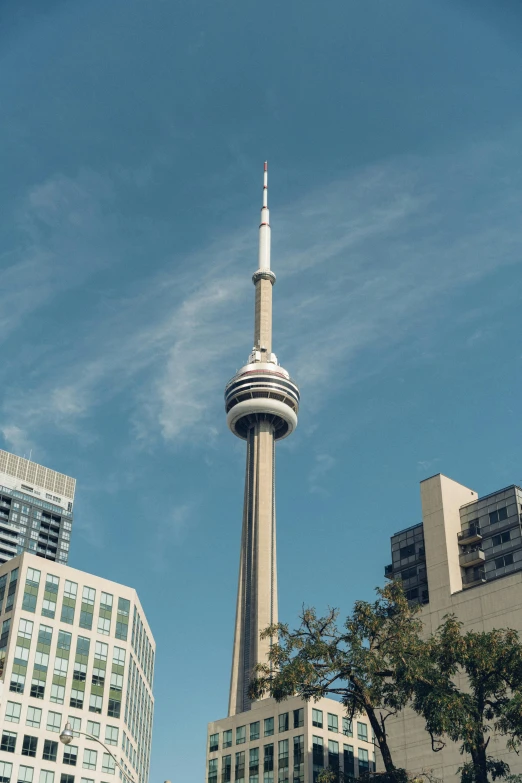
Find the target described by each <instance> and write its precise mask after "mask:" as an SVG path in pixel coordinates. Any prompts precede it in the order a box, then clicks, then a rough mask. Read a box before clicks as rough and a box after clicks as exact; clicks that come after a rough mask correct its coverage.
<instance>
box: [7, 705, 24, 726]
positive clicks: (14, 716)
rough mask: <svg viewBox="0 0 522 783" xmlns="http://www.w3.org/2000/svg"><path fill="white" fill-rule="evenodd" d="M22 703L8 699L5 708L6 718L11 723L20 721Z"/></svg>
mask: <svg viewBox="0 0 522 783" xmlns="http://www.w3.org/2000/svg"><path fill="white" fill-rule="evenodd" d="M21 708H22V705H21V704H18V702H16V701H8V702H7V705H6V708H5V719H6V721H8V722H9V723H20V710H21Z"/></svg>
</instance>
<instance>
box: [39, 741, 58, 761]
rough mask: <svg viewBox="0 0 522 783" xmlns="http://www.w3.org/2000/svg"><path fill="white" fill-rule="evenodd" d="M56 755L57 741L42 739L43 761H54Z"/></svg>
mask: <svg viewBox="0 0 522 783" xmlns="http://www.w3.org/2000/svg"><path fill="white" fill-rule="evenodd" d="M57 755H58V743H57V742H53V740H44V749H43V755H42V758H43V760H44V761H56V756H57Z"/></svg>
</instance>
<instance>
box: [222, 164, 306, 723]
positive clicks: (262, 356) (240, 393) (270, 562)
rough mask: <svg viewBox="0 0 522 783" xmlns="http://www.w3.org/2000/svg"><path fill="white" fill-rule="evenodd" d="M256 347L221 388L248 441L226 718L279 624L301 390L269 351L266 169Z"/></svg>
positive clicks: (245, 703) (243, 703)
mask: <svg viewBox="0 0 522 783" xmlns="http://www.w3.org/2000/svg"><path fill="white" fill-rule="evenodd" d="M252 280H253V282H254V285H255V288H256V298H255V325H254V347H253V349H252V353H251V354H250V356H249V359H248V364H246V365H245V366H244V367H242V368H241V369H240V370H239V372H238V373H236V375H234V377H233V378H232V380H231V381H229V383H228V384H227V387H226V389H225V408H226V412H227V424H228V426H229V427H230V429H231V430H232V432H233V433H234V435H237V437H238V438H242V439H243V440H246V442H247V454H246V479H245V501H244V505H243V530H242V535H241V556H240V564H239V585H238V591H237V607H236V630H235V636H234V653H233V659H232V676H231V681H230V700H229V707H228V714H229V715H235V714H236V713H238V712H244V711H245V710H248V709H250V700H249V698H248V686H249V683H250V676H251V672H252V669H253V667H254V666H255V665H256V664H257V663H260V662H263V661H266V656H267V653H268V649H269V646H270V641H269V640H268V639H265V640H261V639H260V638H259V635H260V633H261V631H263V630H264V629H265V628H266V627H267V626H268V625H271V624H272V623H276V622H277V572H276V529H275V443H276V441H277V440H281V439H282V438H286V437H287V436H288V435H290V433H291V432H292V431H293V430H294V429H295V427H296V425H297V410H298V406H299V389H298V388H297V385H296V384H295V383H294V381H292V380H291V378H290V376H289V374H288V372H287V371H286V370H284V369H283V368H282V367H281V366H280V365H279V364H278V361H277V357H276V355H275V354H274V353H272V286H273V285H274V283H275V275H274V273H273V272H272V270H271V269H270V218H269V212H268V191H267V164H266V163H265V172H264V182H263V206H262V208H261V223H260V226H259V267H258V269H257V271H256V272H254V275H253V278H252Z"/></svg>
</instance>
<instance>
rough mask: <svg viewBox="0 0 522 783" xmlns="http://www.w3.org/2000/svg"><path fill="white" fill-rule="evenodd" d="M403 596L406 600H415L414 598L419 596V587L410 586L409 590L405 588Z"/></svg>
mask: <svg viewBox="0 0 522 783" xmlns="http://www.w3.org/2000/svg"><path fill="white" fill-rule="evenodd" d="M405 596H406V598H407V599H408V601H415V599H417V598H418V597H419V588H418V587H412V589H411V590H406V592H405Z"/></svg>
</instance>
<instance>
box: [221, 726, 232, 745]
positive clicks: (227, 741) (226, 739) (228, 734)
mask: <svg viewBox="0 0 522 783" xmlns="http://www.w3.org/2000/svg"><path fill="white" fill-rule="evenodd" d="M223 747H224V748H231V747H232V729H228V731H224V732H223Z"/></svg>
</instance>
